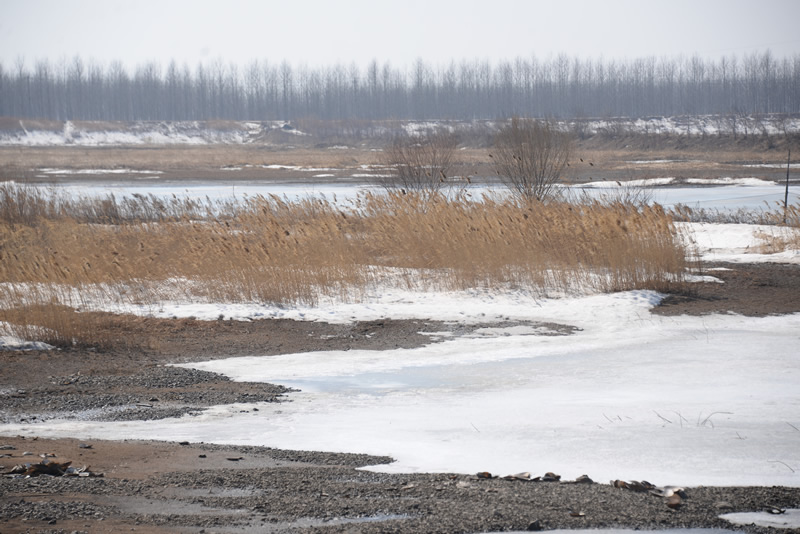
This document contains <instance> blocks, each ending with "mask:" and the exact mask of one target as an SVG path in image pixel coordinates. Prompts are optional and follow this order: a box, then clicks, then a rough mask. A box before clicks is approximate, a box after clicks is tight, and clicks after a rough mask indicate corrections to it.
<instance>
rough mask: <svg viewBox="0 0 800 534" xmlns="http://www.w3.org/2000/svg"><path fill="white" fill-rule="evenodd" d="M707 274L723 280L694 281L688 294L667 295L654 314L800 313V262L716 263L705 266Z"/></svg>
mask: <svg viewBox="0 0 800 534" xmlns="http://www.w3.org/2000/svg"><path fill="white" fill-rule="evenodd" d="M703 274H707V275H711V276H714V277H716V278H718V279H720V280H722V282H723V283H719V282H704V283H696V284H690V285H689V286H688V287H687V291H686V292H685V293H679V294H673V295H669V296H667V297H666V298H665V299H664V300H663V301H661V305H660V306H658V307H656V308H655V309H654V310H653V313H657V314H659V315H684V314H686V315H707V314H710V313H738V314H740V315H746V316H749V317H764V316H767V315H775V314H785V313H798V312H800V265H786V264H780V263H760V264H726V263H716V264H707V265H705V266H704V272H703Z"/></svg>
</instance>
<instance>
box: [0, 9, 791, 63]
mask: <svg viewBox="0 0 800 534" xmlns="http://www.w3.org/2000/svg"><path fill="white" fill-rule="evenodd" d="M798 21H800V0H652V1H647V0H549V1H522V0H490V1H489V0H262V1H244V0H238V1H237V0H224V1H223V0H157V1H154V0H128V1H120V0H73V1H68V0H0V61H1V62H2V63H3V64H4V65H5V66H6V68H9V67H12V66H13V65H15V64H16V62H17V60H18V58H20V57H24V58H25V60H26V61H25V63H26V65H28V66H32V65H33V62H34V60H36V59H44V58H47V59H50V60H59V59H60V58H63V57H67V58H71V57H72V56H74V55H76V54H79V55H80V56H82V57H83V58H84V59H86V60H89V59H93V60H95V61H97V62H100V63H107V62H108V61H110V60H115V59H118V60H121V61H123V62H124V63H125V64H126V65H128V66H135V65H137V64H140V63H143V62H145V61H149V60H156V61H158V62H160V63H161V64H162V65H166V63H167V62H168V61H169V60H170V59H175V60H177V61H178V62H179V63H183V62H188V63H189V65H190V66H194V65H195V64H196V63H197V62H198V61H204V60H214V59H217V58H222V59H223V60H225V61H226V62H227V61H234V62H237V63H247V62H249V61H251V60H253V59H266V60H268V61H271V62H279V61H282V60H284V59H286V60H288V61H289V62H291V63H292V64H295V65H299V64H307V65H309V66H319V65H326V64H333V63H337V62H342V63H348V64H349V63H350V62H353V61H355V62H356V63H357V64H358V65H360V66H363V65H366V64H367V63H368V62H369V61H370V60H372V59H373V58H374V59H377V60H378V61H379V62H381V63H382V62H384V61H387V60H388V61H391V63H392V64H393V65H395V66H404V65H410V64H411V63H412V62H413V61H414V60H415V59H416V58H418V57H420V58H423V59H425V60H426V61H428V62H431V63H444V62H449V61H450V60H451V59H455V60H460V59H464V58H466V59H490V60H493V61H496V60H498V59H513V58H515V57H518V56H526V57H527V56H530V55H532V54H535V55H536V56H538V57H540V58H543V59H545V58H548V57H550V56H551V55H555V54H558V53H561V52H564V53H566V54H569V55H571V56H580V57H584V58H600V57H603V58H604V59H612V58H613V59H625V58H634V57H642V56H650V55H654V56H677V55H679V54H683V55H687V56H688V55H692V54H694V53H697V54H699V55H701V56H703V57H705V58H716V57H719V56H722V55H730V54H736V55H738V56H742V55H745V54H749V53H752V52H761V51H764V50H766V49H770V50H771V51H772V52H773V54H774V55H775V56H776V57H778V58H780V57H784V56H787V55H793V54H798V53H800V31H798Z"/></svg>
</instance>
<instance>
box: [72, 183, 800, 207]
mask: <svg viewBox="0 0 800 534" xmlns="http://www.w3.org/2000/svg"><path fill="white" fill-rule="evenodd" d="M669 180H672V179H669V178H668V179H654V180H649V181H639V182H638V183H637V185H635V186H633V188H634V189H635V188H636V187H642V186H644V187H645V188H646V191H647V192H648V194H649V195H650V196H651V198H652V201H653V202H658V203H659V204H661V205H663V206H665V207H671V206H674V205H676V204H684V205H686V206H689V207H690V208H692V209H697V208H704V209H709V210H719V211H736V210H740V209H743V210H763V209H767V208H769V209H774V208H775V206H776V205H777V203H782V202H783V199H784V191H785V189H784V187H785V186H784V185H783V184H780V183H775V182H766V181H761V180H757V179H753V178H750V179H748V178H745V179H741V180H729V179H724V178H722V179H717V180H697V181H696V182H697V183H695V184H689V185H668V183H669ZM57 187H58V188H59V189H60V190H65V191H68V192H70V193H72V194H75V195H87V196H102V195H107V194H113V195H115V196H116V197H117V198H120V197H123V196H131V195H134V194H139V195H148V194H153V195H156V196H161V197H171V196H176V197H178V198H194V199H204V198H208V199H210V200H214V201H216V200H229V199H234V198H237V199H243V198H245V197H254V196H256V195H264V196H266V195H277V196H279V197H286V198H287V199H289V200H297V199H300V198H307V197H309V196H313V197H325V198H327V199H328V200H334V199H335V200H336V201H337V202H342V203H346V202H348V201H350V200H353V199H354V198H356V197H357V196H358V194H359V193H362V192H365V191H375V192H381V191H383V188H381V187H380V186H376V185H368V184H365V183H363V181H355V180H354V181H353V182H336V183H323V182H313V181H309V182H242V181H225V180H224V179H221V180H219V181H213V182H211V181H204V182H187V181H181V182H163V183H159V182H157V181H156V182H142V183H133V184H131V182H129V181H128V182H125V183H113V182H111V183H109V182H103V183H92V182H84V183H81V182H71V183H69V184H66V185H58V186H57ZM630 189H631V186H627V185H624V184H619V183H617V182H594V183H590V184H583V185H580V186H572V187H569V188H567V190H568V191H569V194H571V195H588V196H591V197H595V198H598V197H605V198H617V197H619V196H622V195H624V194H626V193H625V191H626V190H630ZM467 191H468V192H469V193H470V194H471V195H473V196H474V197H479V196H480V195H481V194H484V193H492V194H499V195H504V194H507V190H506V189H505V188H504V187H502V186H499V185H498V186H485V185H482V186H470V187H469V188H468V189H467ZM789 202H790V203H797V202H800V187H798V186H796V185H793V186H790V188H789Z"/></svg>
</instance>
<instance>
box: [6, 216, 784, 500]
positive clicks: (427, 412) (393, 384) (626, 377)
mask: <svg viewBox="0 0 800 534" xmlns="http://www.w3.org/2000/svg"><path fill="white" fill-rule="evenodd" d="M683 230H684V232H685V233H686V234H687V235H691V238H692V239H694V241H695V242H696V244H697V248H698V250H699V252H700V253H701V254H703V255H704V256H705V257H707V258H715V259H719V258H720V257H721V256H722V257H725V258H726V259H728V260H731V259H737V261H768V260H775V259H776V257H772V258H767V257H764V256H762V255H753V254H751V253H749V250H750V249H748V248H747V246H748V244H750V245H752V243H754V242H756V241H757V237H756V236H757V235H758V234H759V232H761V231H763V230H764V229H763V228H756V227H750V226H747V225H707V224H705V225H693V224H686V225H685V227H684V229H683ZM777 259H780V260H781V261H795V262H796V261H797V259H798V255H797V253H794V255H786V256H785V257H784V256H780V257H777ZM710 274H713V273H710ZM660 298H661V296H660V295H659V294H657V293H654V292H649V291H631V292H625V293H618V294H609V295H587V296H573V297H565V298H560V299H541V298H535V297H533V296H531V295H528V294H526V293H524V292H519V291H497V292H488V291H467V292H454V293H431V292H427V293H414V292H408V291H400V290H389V289H386V290H375V291H374V292H373V293H372V294H371V295H369V296H368V297H367V298H366V299H365V300H364V301H363V302H360V303H342V302H325V303H323V304H321V305H319V306H317V307H313V308H304V307H297V308H294V309H278V308H270V307H265V306H259V305H253V306H246V305H238V306H235V307H233V306H226V305H219V304H214V303H207V304H205V305H199V304H187V303H165V304H164V306H163V307H162V308H161V309H160V310H158V311H156V312H155V313H156V314H158V315H164V316H195V317H198V318H204V317H207V318H216V317H218V316H219V315H220V314H224V315H225V316H226V317H232V318H242V319H244V318H249V319H257V318H260V317H291V318H296V319H300V320H326V321H334V322H350V321H355V320H370V319H376V318H383V317H392V318H420V319H428V318H430V319H437V320H445V321H464V322H472V323H490V322H493V321H497V320H506V321H516V322H517V323H518V324H517V326H515V327H513V328H501V327H497V328H484V329H479V330H477V331H475V332H474V333H473V334H471V335H469V336H462V337H457V336H447V335H446V334H442V336H441V337H443V338H444V340H443V341H442V342H440V343H436V344H432V345H429V346H426V347H421V348H416V349H396V350H389V351H364V350H357V351H356V350H354V351H330V352H314V353H303V354H290V355H283V356H273V357H258V356H255V357H253V356H251V357H244V358H232V359H227V360H216V361H212V362H206V363H196V364H191V366H192V367H196V368H200V369H206V370H213V371H216V372H220V373H224V374H226V375H228V376H230V377H232V378H233V379H235V380H250V381H254V380H255V381H259V380H263V381H267V382H273V383H280V384H286V385H290V386H294V387H297V388H300V389H301V390H302V392H299V393H293V394H292V395H291V397H290V398H291V400H292V402H288V403H281V404H277V405H258V408H259V410H258V411H253V410H252V409H251V408H253V407H254V406H251V405H229V406H218V407H215V408H213V409H211V410H208V411H207V412H205V413H203V414H202V415H199V416H197V417H184V418H182V419H168V420H162V421H148V422H117V423H98V422H84V421H66V420H65V421H49V422H47V423H46V424H44V425H37V424H14V425H3V426H0V435H17V434H22V435H39V436H77V437H81V438H85V439H89V438H96V439H99V438H121V437H124V438H127V439H133V438H142V439H164V440H177V441H183V440H189V441H205V442H218V443H237V444H253V445H266V446H272V447H281V448H289V449H312V450H326V451H347V452H364V453H371V454H381V455H390V456H392V457H394V458H396V459H397V462H395V463H393V464H390V465H381V466H376V467H375V469H378V470H385V471H395V472H396V471H403V472H409V471H411V472H416V471H424V472H430V471H448V472H463V473H474V472H477V471H485V470H488V471H491V472H494V473H498V474H508V473H515V472H520V471H532V472H545V471H554V472H557V473H559V474H561V475H562V476H563V477H564V478H565V479H570V478H575V477H577V476H579V475H581V474H584V473H585V474H588V475H590V476H591V477H592V478H594V479H595V480H599V481H607V480H610V479H617V478H619V479H637V480H639V479H647V480H649V481H651V482H654V483H655V484H658V485H663V484H677V485H684V486H692V485H786V486H793V487H800V446H798V445H800V388H799V387H798V384H800V359H798V357H797V355H798V354H800V314H793V315H785V316H776V317H764V318H748V317H742V316H739V315H730V314H718V315H711V316H704V317H688V316H681V317H662V316H658V315H654V314H652V313H651V312H650V310H651V308H652V306H654V305H655V304H656V303H658V301H659V300H660ZM153 311H154V310H152V309H149V310H141V313H152V312H153ZM541 323H558V324H564V325H570V326H573V327H576V328H578V329H579V330H577V331H575V332H574V333H573V334H571V335H566V336H552V335H544V334H546V333H548V332H549V331H548V329H547V328H542V327H541V326H540V324H541ZM526 325H527V326H526Z"/></svg>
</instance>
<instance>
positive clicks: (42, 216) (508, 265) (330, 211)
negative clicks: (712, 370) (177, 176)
mask: <svg viewBox="0 0 800 534" xmlns="http://www.w3.org/2000/svg"><path fill="white" fill-rule="evenodd" d="M156 200H157V199H147V198H142V199H139V206H140V209H139V211H138V213H142V214H144V215H142V216H141V218H137V217H132V216H129V215H126V216H119V217H111V218H108V217H97V216H93V217H88V216H87V213H93V212H92V210H91V209H90V208H91V207H92V206H91V205H92V201H90V200H87V199H81V200H80V202H75V201H71V200H68V199H66V200H65V199H58V198H50V197H48V196H47V195H45V196H43V197H42V198H40V199H38V201H39V202H41V203H42V204H43V206H44V207H47V206H50V205H51V204H53V203H55V204H57V205H58V206H59V208H58V209H52V210H50V209H42V210H38V211H37V210H36V209H31V210H29V211H28V212H26V213H28V215H26V217H24V218H22V219H21V220H20V219H19V218H13V217H8V218H5V217H3V216H2V213H0V282H2V283H0V302H2V309H0V321H4V322H6V323H8V324H10V325H11V326H10V329H11V330H12V332H13V333H15V334H17V335H19V336H20V337H27V338H29V339H30V338H31V336H34V335H35V337H36V338H37V339H43V338H44V340H47V341H49V342H52V343H56V344H61V345H64V344H70V343H76V342H78V343H95V342H97V340H96V339H95V337H93V336H94V335H95V334H93V331H94V330H96V328H95V327H94V326H93V324H92V322H91V321H92V320H94V319H91V318H93V317H96V315H93V314H85V313H78V314H76V313H75V310H76V309H77V310H82V311H86V310H91V309H92V308H93V307H96V306H97V305H98V304H102V305H104V306H105V305H113V306H122V307H123V308H124V306H125V305H129V304H140V305H141V304H144V305H149V306H154V307H155V306H158V303H159V302H161V301H163V300H168V299H172V298H178V299H180V300H184V301H185V300H187V299H190V300H191V299H197V300H214V301H220V300H221V301H248V302H262V303H271V304H275V305H290V304H293V303H307V304H313V303H315V302H317V300H318V299H320V298H325V297H335V298H339V299H345V300H347V299H349V300H357V299H359V298H360V297H361V296H362V294H363V292H364V291H366V290H368V289H370V288H372V287H375V285H376V284H380V283H386V282H387V280H390V281H394V282H395V283H398V281H399V283H403V284H405V285H407V286H408V287H412V288H414V289H464V288H472V287H488V288H495V287H509V286H511V287H520V288H524V289H527V290H530V291H535V292H538V293H540V294H545V293H549V292H553V291H555V292H559V293H560V292H569V291H575V290H590V291H616V290H625V289H637V288H650V289H657V290H667V289H669V288H670V287H671V286H672V285H673V284H676V283H679V282H680V280H681V277H682V273H683V272H684V269H685V262H686V251H685V250H684V249H683V246H682V245H681V241H680V240H679V239H678V238H677V236H676V233H675V229H674V227H673V225H672V220H671V218H670V216H669V215H668V214H666V213H664V211H663V210H661V209H660V208H659V207H646V206H644V207H637V206H633V205H631V204H625V203H612V204H600V203H584V204H570V203H557V202H551V203H548V204H542V203H537V202H527V203H520V202H514V201H510V200H499V199H495V198H491V197H484V198H482V199H480V200H468V199H467V198H465V197H464V196H460V197H457V198H447V197H445V196H443V195H434V196H432V197H431V196H430V195H416V194H399V193H398V194H394V193H390V194H385V195H384V194H381V195H376V194H366V195H363V196H361V197H359V198H358V200H357V201H355V202H353V203H352V204H351V205H348V206H345V207H342V206H340V205H337V204H336V203H333V202H330V201H327V200H324V199H319V198H308V199H304V200H300V201H295V202H289V201H287V200H285V199H281V198H278V197H255V198H249V199H246V200H243V201H240V202H239V203H237V204H236V205H226V206H225V207H224V208H225V209H219V207H217V209H210V208H209V209H206V208H203V215H202V217H201V216H200V210H199V209H198V207H197V205H195V204H191V203H184V204H181V203H180V202H177V201H176V202H174V203H173V204H172V205H171V207H170V206H167V207H166V208H165V207H164V206H162V205H161V204H157V203H156ZM95 202H96V203H99V204H103V203H105V205H103V206H95V208H96V210H97V212H98V213H104V214H108V213H113V212H115V210H123V207H124V205H123V204H122V203H120V202H119V201H115V200H114V199H108V198H106V199H101V200H97V201H95ZM159 202H161V201H159ZM109 203H112V205H109ZM182 207H183V208H185V209H182ZM145 208H146V209H145ZM123 211H124V210H123ZM164 213H166V214H167V215H166V216H163V217H159V216H158V214H164ZM109 222H114V224H109ZM83 316H85V317H87V319H86V320H85V321H82V319H81V317H83Z"/></svg>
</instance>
